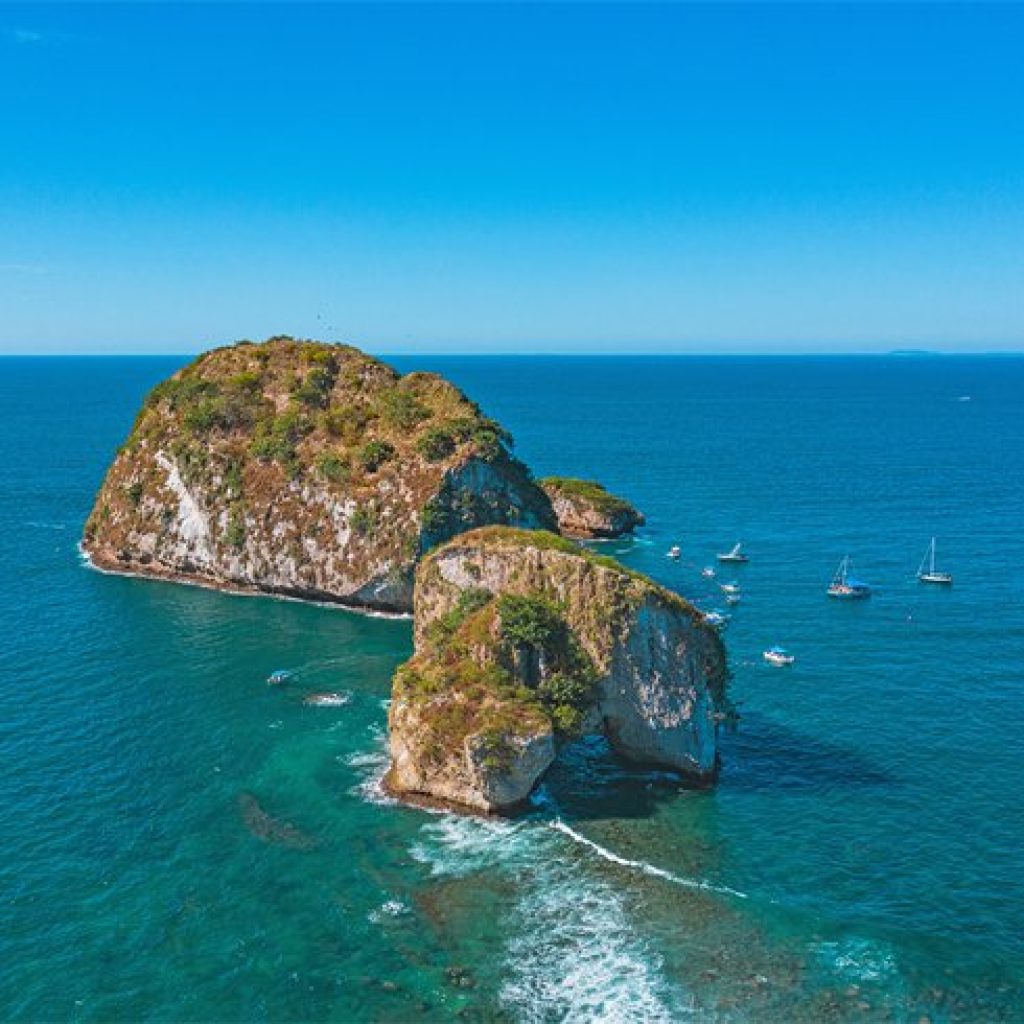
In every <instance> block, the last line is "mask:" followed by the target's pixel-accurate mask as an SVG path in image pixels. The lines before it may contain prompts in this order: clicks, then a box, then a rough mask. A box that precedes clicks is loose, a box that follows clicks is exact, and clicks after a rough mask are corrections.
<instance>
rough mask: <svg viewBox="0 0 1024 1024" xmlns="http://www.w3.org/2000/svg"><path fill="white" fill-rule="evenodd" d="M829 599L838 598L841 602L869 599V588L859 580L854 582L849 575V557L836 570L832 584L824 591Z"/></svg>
mask: <svg viewBox="0 0 1024 1024" xmlns="http://www.w3.org/2000/svg"><path fill="white" fill-rule="evenodd" d="M825 593H826V594H828V596H829V597H836V598H839V600H841V601H854V600H858V599H860V598H865V597H870V596H871V588H870V587H869V586H868V585H867V584H866V583H864V582H862V581H861V580H856V579H854V578H853V577H852V576H851V575H850V556H849V555H847V556H846V557H845V558H844V559H843V560H842V561H841V562H840V563H839V568H838V569H836V573H835V575H834V576H833V577H832V582H831V583H830V584H829V585H828V589H827V590H826V591H825Z"/></svg>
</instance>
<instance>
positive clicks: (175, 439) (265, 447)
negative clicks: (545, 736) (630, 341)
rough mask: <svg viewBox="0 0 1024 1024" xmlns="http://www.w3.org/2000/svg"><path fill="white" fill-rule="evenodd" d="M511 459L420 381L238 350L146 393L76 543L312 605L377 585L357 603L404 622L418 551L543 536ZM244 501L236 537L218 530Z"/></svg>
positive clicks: (507, 441) (281, 348)
mask: <svg viewBox="0 0 1024 1024" xmlns="http://www.w3.org/2000/svg"><path fill="white" fill-rule="evenodd" d="M511 443H512V441H511V438H510V437H509V436H508V435H507V434H506V433H505V432H504V431H503V430H502V429H501V428H500V427H499V426H498V425H497V424H495V423H494V422H493V421H492V420H490V419H488V418H487V417H486V416H484V415H483V414H482V413H481V411H480V409H479V408H478V407H477V406H476V405H475V403H473V402H472V401H470V400H469V399H468V398H466V396H465V395H463V394H462V392H460V391H459V390H458V389H457V388H456V387H454V386H453V385H452V384H450V383H449V382H448V381H446V380H444V379H443V378H441V377H439V376H437V375H436V374H431V373H411V374H407V375H405V376H402V375H400V374H398V373H397V372H396V371H394V370H393V369H392V368H391V367H389V366H387V365H386V364H384V363H382V362H380V361H379V360H376V359H373V358H371V357H370V356H367V355H365V354H364V353H362V352H360V351H359V350H358V349H355V348H352V347H351V346H348V345H328V344H323V343H321V342H314V341H297V340H295V339H292V338H287V337H276V338H272V339H270V340H268V341H267V342H265V343H262V344H254V343H252V342H248V341H246V342H240V343H238V344H236V345H232V346H227V347H225V348H220V349H214V350H212V351H210V352H207V353H205V354H204V355H202V356H200V357H199V358H197V359H196V360H195V361H194V362H192V363H190V364H189V365H188V366H186V367H184V368H183V369H182V370H180V371H179V372H178V373H176V374H175V375H174V376H173V377H171V378H170V379H168V380H166V381H163V382H162V383H160V384H158V385H157V386H156V387H155V388H153V390H152V391H151V392H150V394H149V395H148V396H147V398H146V400H145V403H144V405H143V407H142V409H141V410H140V412H139V415H138V417H137V418H136V421H135V424H134V426H133V429H132V432H131V434H130V436H129V437H128V439H127V440H126V441H125V443H124V444H123V445H122V446H121V448H120V449H119V452H118V455H117V457H116V459H115V460H114V463H113V465H112V466H111V468H110V471H109V473H108V476H107V479H106V481H105V483H104V486H103V489H102V491H101V493H100V495H99V496H98V498H97V501H96V505H95V507H94V511H93V513H92V515H91V516H90V518H89V521H88V523H87V525H86V531H85V538H84V543H85V546H86V549H87V550H89V551H90V554H91V555H92V556H93V557H94V559H95V560H96V561H97V564H102V565H104V566H105V567H109V568H119V567H123V568H127V569H131V570H132V571H137V572H153V573H156V574H159V575H162V576H173V575H175V574H181V575H185V576H188V577H189V578H193V579H209V580H210V581H211V582H214V583H217V584H220V583H224V582H231V583H234V584H238V585H242V586H255V587H262V586H263V585H264V584H265V585H266V586H267V587H268V588H269V589H275V590H276V589H282V588H286V589H299V590H302V589H309V590H310V591H312V592H313V594H315V596H317V597H321V596H330V595H333V594H337V595H338V596H339V599H341V598H344V596H345V595H347V594H348V593H353V594H360V595H361V594H362V593H363V592H364V588H365V586H366V584H368V583H370V582H371V580H377V583H375V584H374V587H373V588H372V590H371V591H366V592H371V593H372V594H373V595H374V596H373V598H372V599H373V600H375V601H379V602H380V604H381V606H383V607H398V608H402V609H407V608H408V607H409V604H410V603H411V585H412V572H413V567H414V564H415V561H416V559H417V558H418V557H419V556H420V554H421V553H422V552H423V551H425V550H427V549H429V548H430V547H431V546H433V545H436V544H437V543H440V542H443V541H444V540H446V539H448V538H449V537H450V536H452V535H453V534H454V533H456V532H458V531H459V530H463V529H470V528H472V527H474V526H477V525H480V523H483V522H516V523H522V524H524V525H527V526H553V525H554V523H555V520H554V515H553V512H552V510H551V505H550V501H549V500H548V498H547V497H546V495H545V494H544V493H543V492H542V491H541V490H540V489H539V488H537V487H536V486H535V485H534V484H533V483H532V480H531V478H530V475H529V472H528V471H527V470H526V469H525V467H524V466H522V464H521V463H519V462H518V461H517V460H516V459H514V458H513V457H512V455H511V453H510V448H511ZM467 466H468V467H471V468H472V467H474V466H475V467H478V469H477V471H475V472H471V471H470V470H466V472H465V473H463V470H464V468H465V467H467ZM480 467H483V468H484V469H486V472H482V471H481V470H480ZM182 489H185V490H187V492H188V495H187V497H183V496H182V493H181V492H182ZM242 500H244V502H245V509H246V516H245V523H246V526H245V529H244V531H243V529H242V528H241V527H240V526H239V525H237V524H235V525H232V526H231V527H230V528H229V527H228V525H227V517H228V516H230V515H231V513H230V511H229V509H230V508H231V507H233V505H234V503H236V502H239V501H242ZM103 508H106V509H107V512H106V513H105V514H104V515H102V516H101V515H100V510H101V509H103ZM346 523H347V525H348V526H349V527H350V529H349V530H347V531H346V530H344V526H345V525H346ZM179 531H181V532H179ZM339 544H342V545H346V547H345V549H344V550H340V549H338V547H337V546H338V545H339ZM332 545H333V546H332ZM311 596H312V595H311ZM358 600H359V601H362V600H363V599H362V597H359V598H358Z"/></svg>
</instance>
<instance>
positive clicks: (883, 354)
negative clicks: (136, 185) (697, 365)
mask: <svg viewBox="0 0 1024 1024" xmlns="http://www.w3.org/2000/svg"><path fill="white" fill-rule="evenodd" d="M299 340H304V339H299ZM308 340H311V341H312V340H317V339H308ZM232 344H233V343H232V342H227V343H226V344H225V345H214V346H211V347H210V348H201V349H192V350H185V351H167V352H138V351H129V352H103V351H98V352H97V351H92V352H71V351H64V352H0V359H194V358H195V357H196V356H200V355H202V354H203V353H205V352H210V351H213V350H214V349H216V348H228V347H230V346H231V345H232ZM325 344H336V345H342V344H345V345H347V344H350V343H349V342H325ZM352 347H353V348H359V349H360V351H363V352H365V353H366V354H367V355H370V356H374V357H375V358H379V359H385V358H393V357H398V358H401V359H405V358H413V357H416V356H430V357H441V358H456V357H457V358H469V359H492V358H500V359H510V358H513V359H514V358H523V359H538V358H540V359H543V358H555V359H573V358H580V359H601V358H607V359H622V358H626V359H659V358H661V359H665V358H668V359H709V358H717V359H849V358H866V359H870V358H892V359H943V358H964V357H978V358H981V357H984V358H1020V357H1024V349H984V350H980V351H975V350H970V349H966V350H965V349H954V350H944V349H888V350H886V351H874V350H863V349H852V350H846V351H840V352H805V351H799V352H786V351H774V352H757V351H750V352H716V351H672V350H667V351H661V350H649V351H640V352H630V351H609V350H606V349H601V350H596V351H595V350H577V349H573V350H556V351H536V350H526V351H524V350H522V349H519V350H503V349H502V350H497V351H493V352H480V351H465V350H443V349H437V350H434V349H431V350H427V351H423V350H417V349H395V350H380V349H374V348H369V347H367V348H363V347H362V346H359V345H353V346H352Z"/></svg>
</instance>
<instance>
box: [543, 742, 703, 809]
mask: <svg viewBox="0 0 1024 1024" xmlns="http://www.w3.org/2000/svg"><path fill="white" fill-rule="evenodd" d="M544 787H545V789H546V791H547V792H548V793H549V794H550V796H551V798H552V799H553V801H554V804H555V806H556V807H557V808H558V809H560V810H562V811H565V812H566V813H568V814H570V815H571V817H572V818H573V819H574V820H586V819H590V820H595V819H603V818H645V817H648V816H649V815H651V814H653V813H654V811H655V808H656V807H657V805H658V804H659V803H664V802H665V801H668V800H672V799H678V798H679V796H680V792H681V791H684V790H685V791H688V792H689V793H691V794H696V793H697V792H699V791H706V790H707V789H708V788H709V787H708V785H707V784H706V783H696V782H693V781H692V780H689V779H687V777H686V776H685V775H681V774H679V773H678V772H673V771H671V770H665V769H658V768H652V767H651V766H649V765H637V764H633V763H631V762H629V761H626V760H625V759H623V758H621V757H619V756H618V755H617V754H616V753H615V751H614V750H612V748H611V746H610V745H609V743H608V741H607V740H606V739H605V738H604V737H603V736H587V737H585V738H584V739H582V740H579V741H577V742H576V743H573V744H571V745H570V746H568V747H566V748H565V749H564V750H563V751H561V753H560V754H559V756H558V758H557V760H556V761H555V763H554V764H553V765H552V766H551V768H549V769H548V772H547V774H546V775H545V776H544Z"/></svg>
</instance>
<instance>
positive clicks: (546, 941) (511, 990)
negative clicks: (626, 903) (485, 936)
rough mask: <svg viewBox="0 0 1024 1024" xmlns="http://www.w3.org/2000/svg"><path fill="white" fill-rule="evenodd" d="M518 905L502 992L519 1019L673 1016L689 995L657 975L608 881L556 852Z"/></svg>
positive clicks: (653, 958) (684, 1008)
mask: <svg viewBox="0 0 1024 1024" xmlns="http://www.w3.org/2000/svg"><path fill="white" fill-rule="evenodd" d="M533 877H534V879H535V880H534V883H533V884H532V885H531V887H530V888H529V890H528V891H527V892H525V893H524V895H523V897H522V898H521V900H520V902H519V904H518V906H517V907H516V917H517V918H518V920H517V921H516V922H515V925H514V927H515V936H514V937H513V938H512V939H511V941H510V942H509V943H508V945H507V948H506V955H505V977H506V980H505V983H504V985H503V986H502V989H501V993H500V998H501V1000H502V1002H503V1003H504V1004H505V1005H506V1006H507V1007H508V1008H509V1009H510V1010H511V1011H512V1012H513V1014H514V1016H515V1017H516V1018H517V1019H518V1020H521V1021H526V1022H531V1024H532V1022H534V1021H536V1022H538V1024H539V1022H542V1021H550V1020H558V1021H563V1022H569V1024H576V1022H579V1024H582V1022H585V1021H586V1022H590V1021H602V1022H607V1024H620V1022H621V1024H627V1022H629V1024H632V1022H634V1021H644V1022H647V1024H658V1022H661V1021H666V1022H668V1021H678V1020H679V1019H680V1018H681V1017H683V1016H684V1015H688V1014H691V1013H692V1012H693V1010H694V1006H693V1004H692V1001H691V1000H690V999H688V998H687V997H686V996H685V994H683V993H681V992H680V991H678V990H676V989H674V988H673V986H671V985H670V984H669V983H668V982H667V981H666V980H665V978H664V977H663V975H662V973H661V972H662V963H661V959H660V957H658V956H657V955H656V954H655V953H653V952H652V951H651V949H650V948H649V947H648V945H647V943H646V942H644V940H643V939H642V938H641V937H640V936H639V935H638V934H637V933H636V931H635V929H634V928H633V926H632V924H631V922H630V920H629V916H628V914H627V913H626V910H625V908H624V907H623V904H622V899H621V897H620V896H619V894H618V893H616V892H615V890H614V889H612V888H611V887H609V886H607V885H603V884H601V883H597V882H595V881H594V880H593V879H587V878H580V876H579V873H578V871H575V870H574V869H573V868H572V867H571V866H570V865H568V864H565V863H560V862H559V861H557V860H552V861H550V862H549V863H548V864H547V865H546V867H545V868H544V869H541V870H540V871H538V872H536V873H535V874H534V876H533Z"/></svg>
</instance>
